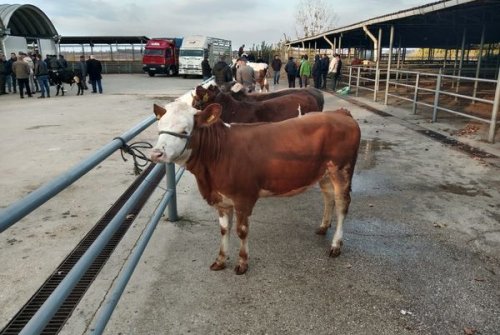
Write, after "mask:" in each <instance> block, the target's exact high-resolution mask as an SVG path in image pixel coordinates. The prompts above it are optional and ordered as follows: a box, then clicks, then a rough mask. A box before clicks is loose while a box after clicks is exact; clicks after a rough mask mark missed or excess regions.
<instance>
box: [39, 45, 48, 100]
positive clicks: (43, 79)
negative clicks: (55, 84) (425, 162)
mask: <svg viewBox="0 0 500 335" xmlns="http://www.w3.org/2000/svg"><path fill="white" fill-rule="evenodd" d="M35 77H36V79H37V80H38V83H39V84H40V92H41V93H42V95H40V96H39V97H38V98H39V99H44V98H45V93H47V98H50V87H49V69H48V67H47V64H46V63H45V62H44V61H43V60H42V55H40V54H38V55H36V58H35Z"/></svg>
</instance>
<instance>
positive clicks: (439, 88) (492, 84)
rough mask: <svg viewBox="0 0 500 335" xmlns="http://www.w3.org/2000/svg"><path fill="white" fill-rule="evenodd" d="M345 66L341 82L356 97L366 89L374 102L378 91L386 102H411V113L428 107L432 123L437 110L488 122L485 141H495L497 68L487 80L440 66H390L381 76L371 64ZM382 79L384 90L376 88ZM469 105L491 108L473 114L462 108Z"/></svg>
mask: <svg viewBox="0 0 500 335" xmlns="http://www.w3.org/2000/svg"><path fill="white" fill-rule="evenodd" d="M347 68H348V71H349V72H348V75H347V76H344V77H347V78H348V79H347V80H346V81H341V83H343V84H345V85H347V86H349V87H350V88H351V92H352V91H354V92H355V95H356V96H359V94H360V92H362V91H369V92H373V101H377V97H378V94H382V93H383V94H384V98H385V99H384V101H385V102H386V103H389V102H388V98H389V97H391V98H394V99H396V100H403V101H406V102H409V103H411V106H412V107H411V111H412V113H413V114H416V113H417V109H418V107H428V108H430V109H432V121H433V122H437V121H438V114H439V113H440V112H446V113H450V114H453V115H457V116H460V117H465V118H468V119H472V120H476V121H479V122H484V123H487V124H489V131H488V139H487V140H488V141H489V142H491V143H494V141H495V132H496V128H497V124H498V119H497V116H498V109H499V105H500V69H499V70H498V74H497V75H496V78H497V79H488V78H477V77H465V76H458V75H454V74H449V72H450V70H451V69H446V70H443V69H439V71H438V72H437V73H434V72H422V71H409V70H397V69H391V70H389V71H388V72H387V71H385V70H384V71H383V72H386V73H387V74H386V75H385V76H384V77H385V78H382V77H383V76H381V75H380V72H379V73H377V69H376V68H373V67H364V66H352V67H347ZM344 72H347V70H345V71H344ZM491 77H495V76H491ZM382 82H384V83H385V84H386V85H384V86H385V90H380V89H377V88H380V87H384V86H382V84H381V83H382ZM473 88H474V89H473ZM451 100H453V102H452V101H451ZM457 101H460V102H461V104H460V103H457ZM471 104H476V107H477V106H478V105H479V104H481V105H482V107H484V106H491V110H490V112H487V113H482V115H481V114H479V113H476V114H474V113H472V112H468V111H467V110H466V108H464V106H467V105H471ZM476 109H477V108H476Z"/></svg>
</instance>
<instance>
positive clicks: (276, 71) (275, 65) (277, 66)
mask: <svg viewBox="0 0 500 335" xmlns="http://www.w3.org/2000/svg"><path fill="white" fill-rule="evenodd" d="M281 65H282V63H281V59H280V58H279V56H278V55H275V56H274V59H273V62H272V63H271V67H272V69H273V71H274V85H278V84H279V83H280V72H281Z"/></svg>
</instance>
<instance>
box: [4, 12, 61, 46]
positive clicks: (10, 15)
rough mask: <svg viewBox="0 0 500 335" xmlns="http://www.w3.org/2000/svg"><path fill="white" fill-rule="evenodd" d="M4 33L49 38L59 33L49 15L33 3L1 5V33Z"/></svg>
mask: <svg viewBox="0 0 500 335" xmlns="http://www.w3.org/2000/svg"><path fill="white" fill-rule="evenodd" d="M9 31H10V32H9ZM2 33H3V34H7V35H12V36H24V37H49V38H53V37H54V36H56V35H58V34H57V30H56V28H55V27H54V25H53V24H52V22H51V21H50V19H49V18H48V17H47V15H45V13H44V12H42V10H40V9H39V8H38V7H35V6H33V5H0V35H2Z"/></svg>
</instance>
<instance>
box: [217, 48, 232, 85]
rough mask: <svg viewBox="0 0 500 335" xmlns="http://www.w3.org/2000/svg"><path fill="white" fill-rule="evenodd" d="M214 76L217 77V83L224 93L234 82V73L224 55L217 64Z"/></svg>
mask: <svg viewBox="0 0 500 335" xmlns="http://www.w3.org/2000/svg"><path fill="white" fill-rule="evenodd" d="M212 74H213V75H214V77H215V83H216V84H217V86H218V87H219V88H220V89H221V90H222V91H225V90H228V89H229V83H230V82H231V81H233V72H232V71H231V68H230V67H229V65H228V64H227V63H226V57H225V56H224V55H222V56H220V60H219V61H218V62H217V63H215V65H214V68H213V69H212Z"/></svg>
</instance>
